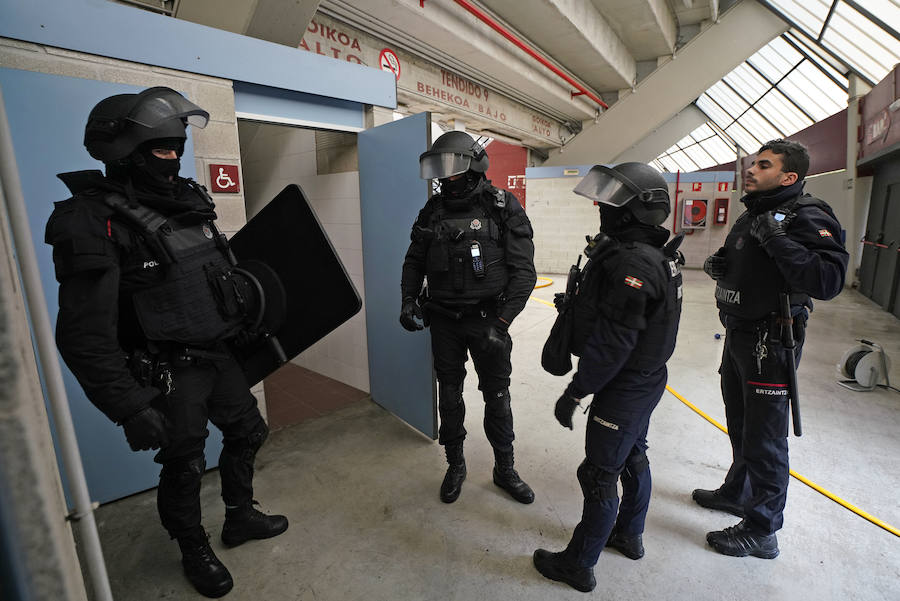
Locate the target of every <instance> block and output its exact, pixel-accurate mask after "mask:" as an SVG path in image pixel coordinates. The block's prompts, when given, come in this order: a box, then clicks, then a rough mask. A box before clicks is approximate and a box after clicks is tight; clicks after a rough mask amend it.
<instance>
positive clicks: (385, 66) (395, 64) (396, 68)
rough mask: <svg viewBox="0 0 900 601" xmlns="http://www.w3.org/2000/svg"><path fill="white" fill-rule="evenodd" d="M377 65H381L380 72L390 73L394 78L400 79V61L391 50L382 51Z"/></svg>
mask: <svg viewBox="0 0 900 601" xmlns="http://www.w3.org/2000/svg"><path fill="white" fill-rule="evenodd" d="M378 64H379V65H381V70H382V71H390V72H391V73H393V74H394V77H396V78H397V79H400V59H399V58H397V55H396V53H394V51H393V50H391V49H390V48H385V49H384V50H382V51H381V55H380V56H379V57H378Z"/></svg>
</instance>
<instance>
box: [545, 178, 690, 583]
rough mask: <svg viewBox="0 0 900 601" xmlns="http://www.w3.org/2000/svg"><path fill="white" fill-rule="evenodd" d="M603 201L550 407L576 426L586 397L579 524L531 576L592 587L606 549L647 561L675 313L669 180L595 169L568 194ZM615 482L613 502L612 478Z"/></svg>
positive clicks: (677, 284) (677, 286)
mask: <svg viewBox="0 0 900 601" xmlns="http://www.w3.org/2000/svg"><path fill="white" fill-rule="evenodd" d="M575 192H576V193H577V194H581V195H583V196H586V197H587V198H590V199H591V200H594V201H596V202H598V203H599V206H600V234H598V235H597V236H596V237H595V238H594V239H593V240H592V241H591V242H590V243H589V245H588V248H587V249H585V254H586V255H587V256H588V257H589V259H590V260H589V261H588V263H587V264H586V265H585V267H584V270H583V273H582V278H581V282H580V284H579V287H578V289H577V293H576V294H575V295H574V300H572V301H570V302H572V303H573V306H572V307H571V309H572V310H573V311H574V316H575V317H574V322H573V324H572V327H573V341H572V348H573V350H574V351H576V353H577V354H580V357H581V358H580V360H579V362H578V369H577V371H576V373H575V375H574V377H573V378H572V381H571V382H570V383H569V385H568V386H567V387H566V390H565V392H564V393H563V395H562V396H561V397H560V398H559V400H558V401H557V402H556V407H555V415H556V419H557V420H558V421H559V422H560V424H562V425H563V426H565V427H567V428H570V429H571V428H572V416H573V413H574V411H575V408H576V407H577V406H578V405H579V399H581V398H583V397H585V396H587V395H593V400H592V401H591V405H590V408H589V411H588V424H587V434H586V443H585V451H586V456H587V458H586V459H585V460H584V462H582V464H581V465H580V466H579V467H578V472H577V474H578V482H579V483H580V484H581V489H582V492H583V494H584V506H583V513H582V517H581V522H580V523H579V524H578V526H577V527H576V528H575V532H574V533H573V535H572V539H571V540H570V542H569V544H568V546H567V547H566V548H565V549H564V550H563V551H561V552H559V553H551V552H550V551H547V550H544V549H538V550H536V551H535V552H534V557H533V560H534V565H535V567H536V568H537V570H538V571H539V572H540V573H541V574H543V575H544V576H545V577H547V578H550V579H551V580H557V581H560V582H564V583H566V584H568V585H570V586H571V587H573V588H575V589H577V590H579V591H582V592H588V591H591V590H593V588H594V587H595V586H596V580H595V578H594V570H593V566H594V565H595V564H596V563H597V559H598V558H599V556H600V552H601V551H602V550H603V547H604V546H610V547H613V548H615V549H617V550H618V551H620V552H621V553H622V554H624V555H625V556H627V557H629V558H631V559H640V558H641V557H642V556H643V555H644V548H643V543H642V536H641V535H642V533H643V531H644V520H645V518H646V516H647V509H648V506H649V503H650V463H649V461H648V459H647V454H646V451H647V429H648V426H649V423H650V414H651V413H652V412H653V409H654V408H655V407H656V404H657V403H658V402H659V399H660V397H662V394H663V391H664V390H665V386H666V378H667V371H666V361H667V360H668V359H669V357H670V356H671V355H672V351H673V350H674V349H675V336H676V334H677V333H678V321H679V318H680V315H681V271H680V264H681V263H683V260H682V259H681V256H680V253H678V252H677V247H678V244H679V243H680V241H681V238H680V237H676V238H675V239H673V241H672V242H671V243H669V244H666V241H667V240H668V238H669V230H667V229H665V228H664V227H662V226H661V225H660V224H661V223H663V221H664V220H665V219H666V217H667V216H668V214H669V210H670V209H669V193H668V188H667V185H666V181H665V180H664V179H663V177H662V175H660V174H659V172H657V171H656V170H655V169H653V168H652V167H650V166H648V165H645V164H643V163H622V164H620V165H616V166H615V167H613V168H608V167H605V166H602V165H596V166H594V167H593V168H592V169H591V171H590V172H589V173H588V175H587V176H585V178H584V179H583V180H582V181H581V182H579V184H578V186H577V187H576V188H575ZM619 480H621V482H622V491H623V493H622V500H621V503H620V502H619V497H618V491H617V482H618V481H619Z"/></svg>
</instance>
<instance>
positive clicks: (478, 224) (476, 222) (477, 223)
mask: <svg viewBox="0 0 900 601" xmlns="http://www.w3.org/2000/svg"><path fill="white" fill-rule="evenodd" d="M469 228H470V229H473V230H475V231H476V232H477V231H478V230H480V229H481V221H479V220H478V219H473V220H472V223H470V224H469Z"/></svg>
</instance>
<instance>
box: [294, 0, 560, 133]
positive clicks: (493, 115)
mask: <svg viewBox="0 0 900 601" xmlns="http://www.w3.org/2000/svg"><path fill="white" fill-rule="evenodd" d="M385 43H386V42H385V41H384V40H381V39H379V38H376V37H374V36H371V35H369V34H367V33H365V32H363V31H360V30H358V29H356V28H354V27H351V26H349V25H347V24H345V23H342V22H340V21H337V20H335V19H332V18H330V17H328V16H326V15H323V14H322V13H316V15H315V17H313V19H312V20H311V21H310V22H309V25H307V27H306V31H304V32H303V38H302V39H301V40H300V43H299V45H298V47H299V48H302V49H303V50H307V51H309V52H314V53H316V54H321V55H322V56H327V57H328V58H335V59H338V60H346V61H349V62H353V63H359V64H363V65H366V66H369V67H372V68H375V69H382V70H384V71H389V72H392V73H393V74H394V76H395V77H396V78H397V101H398V102H399V103H401V104H403V105H405V106H406V107H408V109H409V110H411V111H413V112H418V111H424V110H429V111H433V112H436V113H438V114H440V115H441V116H442V118H446V119H459V120H461V121H463V122H464V123H466V128H467V129H469V130H472V131H479V130H481V131H484V130H491V131H497V132H498V133H501V134H503V135H505V136H507V137H509V138H513V139H515V140H521V141H522V142H523V143H525V144H527V145H532V146H536V147H547V146H559V145H560V144H561V138H562V136H563V135H571V133H570V132H569V130H568V129H566V128H565V127H563V125H562V123H561V122H559V121H556V120H555V119H552V118H549V117H547V116H544V115H542V114H540V113H537V112H535V111H533V110H531V109H529V108H528V107H526V106H524V105H522V104H520V103H518V102H516V101H514V100H512V99H510V98H507V97H506V96H503V95H501V94H499V93H495V92H494V91H493V90H491V89H489V88H487V87H485V86H483V85H481V84H479V83H476V82H474V81H471V80H469V79H468V78H466V77H463V76H462V75H459V74H457V73H454V72H453V71H448V70H447V69H445V68H441V67H440V66H439V65H437V64H434V63H432V62H430V61H428V60H426V59H423V58H421V57H418V56H415V55H413V54H411V53H408V52H405V51H403V50H400V49H397V48H386V47H385ZM401 65H402V69H401Z"/></svg>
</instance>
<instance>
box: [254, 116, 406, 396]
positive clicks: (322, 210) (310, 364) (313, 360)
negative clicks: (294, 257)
mask: <svg viewBox="0 0 900 601" xmlns="http://www.w3.org/2000/svg"><path fill="white" fill-rule="evenodd" d="M240 132H241V152H242V154H243V156H244V161H243V177H244V185H245V189H246V195H247V212H248V213H249V214H251V215H253V214H256V212H258V211H259V210H260V209H261V208H262V207H263V206H265V204H266V203H267V202H268V201H269V200H271V199H272V198H273V197H274V196H275V195H276V194H277V193H278V192H280V191H281V190H282V189H283V188H284V186H286V185H288V184H292V183H293V184H298V185H299V186H300V187H301V188H302V189H303V191H304V193H305V194H306V196H307V198H308V199H309V201H310V204H311V205H312V207H313V210H314V211H315V212H316V215H318V217H319V220H320V221H321V222H322V225H323V227H324V228H325V231H326V233H327V234H328V237H329V238H330V239H331V243H332V244H333V245H334V247H335V250H336V251H337V253H338V256H339V257H340V259H341V262H342V263H343V264H344V267H345V268H346V269H347V272H348V273H349V274H350V278H351V280H352V281H353V284H354V286H356V290H357V291H358V292H359V294H360V296H364V294H365V293H364V286H363V261H362V225H361V221H360V210H359V172H358V171H357V169H358V167H357V161H356V141H355V137H356V136H355V135H353V134H343V133H335V132H321V131H313V130H309V129H300V128H295V127H285V126H279V125H271V124H259V123H248V122H241V124H240ZM350 139H352V146H351V145H349V144H348V141H349V140H350ZM343 169H352V170H348V171H342V170H343ZM398 269H399V266H398ZM315 285H316V283H315V282H310V290H309V293H310V294H323V293H325V292H326V291H323V290H318V289H316V287H315ZM363 301H364V302H365V299H363ZM293 362H294V363H296V364H297V365H300V366H302V367H306V368H307V369H311V370H313V371H316V372H318V373H321V374H323V375H326V376H328V377H329V378H333V379H335V380H338V381H339V382H343V383H344V384H348V385H350V386H353V387H355V388H359V389H360V390H364V391H366V392H368V391H369V357H368V351H367V347H366V316H365V311H360V312H359V313H357V314H356V315H355V316H354V317H353V318H351V319H350V320H349V321H347V322H346V323H344V324H342V325H341V326H340V327H339V328H338V329H336V330H335V331H334V332H332V333H331V334H329V335H328V336H326V337H325V338H323V339H322V340H320V341H319V342H317V343H316V344H314V345H313V346H312V347H310V348H308V349H307V350H306V351H304V352H303V353H301V354H300V355H299V356H298V357H297V358H295V359H294V360H293Z"/></svg>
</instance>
